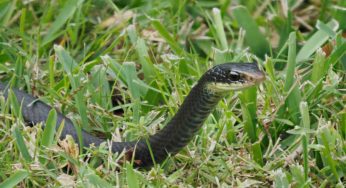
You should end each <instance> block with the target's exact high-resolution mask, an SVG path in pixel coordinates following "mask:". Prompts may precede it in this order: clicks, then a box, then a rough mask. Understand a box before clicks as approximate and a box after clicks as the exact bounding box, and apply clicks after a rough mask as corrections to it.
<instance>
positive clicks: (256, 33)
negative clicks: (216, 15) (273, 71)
mask: <svg viewBox="0 0 346 188" xmlns="http://www.w3.org/2000/svg"><path fill="white" fill-rule="evenodd" d="M233 15H234V17H235V19H236V20H237V23H238V25H239V27H242V28H243V29H244V30H245V31H246V34H245V44H246V45H248V46H249V47H250V49H251V50H252V51H253V52H254V53H255V54H256V55H257V56H258V57H261V58H264V56H265V54H269V52H270V49H269V43H268V41H267V40H266V38H265V36H264V35H263V34H262V33H261V32H260V30H259V28H258V26H257V24H256V22H255V20H253V18H252V17H251V15H250V13H249V11H248V10H247V8H245V7H243V6H238V7H236V8H234V9H233Z"/></svg>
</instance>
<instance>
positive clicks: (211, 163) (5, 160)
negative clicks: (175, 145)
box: [0, 0, 346, 188]
mask: <svg viewBox="0 0 346 188" xmlns="http://www.w3.org/2000/svg"><path fill="white" fill-rule="evenodd" d="M125 2H126V3H125ZM304 2H305V1H266V0H263V1H243V0H239V1H230V0H225V1H208V0H201V1H184V0H179V1H158V0H154V1H147V0H141V1H136V0H132V1H111V0H106V1H90V0H78V1H71V0H61V1H28V2H25V3H24V1H10V0H4V1H1V2H0V23H1V24H0V79H1V81H2V82H8V83H10V84H11V85H12V86H13V87H17V88H21V89H23V90H25V91H27V92H28V93H30V94H32V95H35V96H38V97H39V98H40V100H43V101H45V102H46V103H49V104H50V105H52V106H54V107H56V109H57V110H58V111H61V112H62V113H64V114H66V115H67V116H68V117H70V118H71V119H72V120H73V122H74V124H75V126H76V128H77V129H78V130H79V131H80V130H81V129H85V130H87V131H89V132H92V133H93V134H95V135H98V136H100V137H104V138H108V139H113V140H117V141H120V140H133V139H138V138H140V137H146V136H148V135H150V134H154V133H155V132H156V131H157V130H158V129H160V128H162V127H163V126H164V125H165V124H166V123H167V122H168V121H169V119H170V117H172V116H173V115H174V113H175V112H176V111H177V109H178V108H179V106H180V104H181V103H182V102H183V100H184V98H185V96H186V95H187V94H188V92H189V91H190V89H191V87H192V86H193V84H194V83H195V82H196V81H197V80H198V78H199V77H200V76H201V75H202V74H203V73H204V71H206V70H207V69H208V68H210V67H211V66H212V65H215V64H220V63H224V62H252V61H257V62H258V64H259V65H260V67H262V68H263V69H264V70H265V72H266V74H267V80H266V81H265V82H264V83H263V84H262V85H260V86H258V87H257V88H251V89H248V90H245V91H243V92H234V93H232V94H231V95H230V96H229V97H227V98H225V99H223V100H222V101H221V102H220V103H219V105H218V107H217V109H216V110H215V111H214V112H213V113H212V114H211V115H210V117H209V118H208V119H207V121H206V123H205V125H204V127H203V128H202V130H200V132H199V134H198V136H197V137H195V139H193V141H192V142H191V143H190V144H189V145H188V146H187V147H185V148H184V149H183V150H182V151H181V152H179V153H178V154H177V155H176V156H174V157H170V158H169V159H167V160H166V161H165V163H164V164H161V165H158V164H157V165H155V166H154V167H153V168H152V169H149V170H142V169H133V168H132V166H131V165H130V164H128V163H125V164H122V165H121V164H120V163H118V161H119V160H121V158H122V157H121V156H118V155H117V154H113V153H111V152H110V151H109V149H108V148H107V147H103V146H102V147H99V148H90V149H87V150H86V151H83V152H80V150H79V148H78V146H76V145H75V144H74V143H73V141H71V138H69V139H67V140H64V141H60V140H59V139H57V138H59V134H60V132H61V130H56V131H55V130H54V129H53V127H54V126H53V125H54V124H55V121H56V113H55V111H51V112H50V114H49V118H48V120H47V126H46V129H45V130H42V129H41V128H40V127H41V126H34V127H27V126H25V124H24V122H23V121H22V118H21V114H20V108H21V107H20V102H18V101H16V100H15V98H14V96H13V95H10V99H9V100H7V101H4V100H3V99H1V100H0V110H1V113H0V187H13V186H18V187H19V186H20V187H42V186H47V187H48V186H49V187H52V186H54V187H55V186H75V187H112V186H118V187H123V186H127V187H131V188H132V187H143V186H152V187H162V186H167V187H171V186H175V187H188V186H190V187H191V186H192V187H194V186H206V187H216V186H218V187H269V186H273V187H343V186H344V185H345V184H346V183H345V182H346V181H345V173H346V163H345V156H346V150H345V148H346V145H345V143H346V107H345V106H346V90H345V88H346V84H345V83H346V82H345V80H346V78H345V73H346V55H345V54H346V39H345V31H346V20H345V19H344V18H345V17H346V11H345V6H346V4H345V1H343V0H335V1H330V0H325V1H322V3H317V1H311V2H310V1H309V2H308V3H306V2H305V3H304ZM309 10H312V12H313V13H316V14H312V13H311V12H309ZM47 113H48V112H47ZM79 147H82V146H79Z"/></svg>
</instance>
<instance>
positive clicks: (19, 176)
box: [0, 170, 29, 188]
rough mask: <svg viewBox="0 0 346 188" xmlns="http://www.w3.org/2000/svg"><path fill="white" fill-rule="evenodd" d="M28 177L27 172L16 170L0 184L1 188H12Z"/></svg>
mask: <svg viewBox="0 0 346 188" xmlns="http://www.w3.org/2000/svg"><path fill="white" fill-rule="evenodd" d="M28 176H29V172H28V171H26V170H18V171H16V172H15V173H13V174H12V176H10V177H9V178H7V179H6V180H5V181H4V182H2V183H0V187H2V188H12V187H15V186H16V185H17V184H18V183H20V182H22V181H23V180H24V179H25V178H27V177H28Z"/></svg>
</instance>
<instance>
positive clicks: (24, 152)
mask: <svg viewBox="0 0 346 188" xmlns="http://www.w3.org/2000/svg"><path fill="white" fill-rule="evenodd" d="M13 136H14V138H16V143H17V147H18V150H19V152H20V153H21V154H22V156H23V158H24V159H25V161H27V162H31V161H32V157H31V155H30V154H29V151H28V148H27V147H26V145H25V142H24V138H23V136H22V134H21V133H20V130H19V128H18V127H17V126H16V127H15V128H14V132H13ZM0 187H1V186H0Z"/></svg>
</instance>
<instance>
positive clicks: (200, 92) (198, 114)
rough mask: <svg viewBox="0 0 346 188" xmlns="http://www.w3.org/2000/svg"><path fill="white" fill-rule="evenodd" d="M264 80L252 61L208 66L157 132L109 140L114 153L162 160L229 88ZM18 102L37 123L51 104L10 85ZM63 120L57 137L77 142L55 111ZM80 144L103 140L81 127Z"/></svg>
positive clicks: (144, 162) (141, 161) (3, 88)
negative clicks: (169, 118)
mask: <svg viewBox="0 0 346 188" xmlns="http://www.w3.org/2000/svg"><path fill="white" fill-rule="evenodd" d="M262 80H264V74H263V72H262V71H260V70H259V69H258V67H257V65H256V64H255V63H226V64H220V65H217V66H214V67H213V68H211V69H209V70H208V71H207V72H206V73H205V74H204V75H203V76H202V77H201V78H200V80H199V81H198V82H197V84H196V85H195V86H194V87H193V88H192V89H191V91H190V93H189V94H188V96H187V97H186V99H185V100H184V102H183V104H182V105H181V107H180V108H179V110H178V112H177V113H176V115H175V116H174V117H173V118H172V119H171V120H170V121H169V122H168V124H167V125H166V126H165V127H164V128H163V129H162V130H160V131H159V132H158V133H156V134H154V135H152V136H149V137H148V138H147V139H144V138H143V139H140V140H138V141H130V142H112V144H111V149H112V152H114V153H121V152H123V151H125V152H127V154H129V155H130V156H129V157H130V159H131V158H132V157H133V158H134V160H135V163H134V165H135V166H139V167H150V166H152V165H153V164H154V162H156V163H160V162H162V161H164V160H165V159H166V158H167V156H168V155H174V154H176V153H177V152H178V151H180V150H181V149H182V148H183V147H184V146H186V145H187V144H188V143H189V142H190V141H191V139H192V138H193V137H194V136H195V135H196V133H197V132H198V130H199V129H200V128H201V126H202V125H203V122H204V121H205V120H206V118H207V117H208V116H209V114H210V113H211V112H212V111H213V110H214V109H215V107H216V105H217V104H218V102H219V101H220V99H222V98H223V97H224V96H226V95H227V94H228V93H229V91H230V90H240V89H243V88H246V87H249V86H252V85H255V84H257V83H259V82H261V81H262ZM12 90H13V92H14V94H15V96H16V97H17V100H18V101H19V102H20V103H21V105H22V116H23V119H24V120H25V121H26V122H29V123H32V124H37V123H41V122H43V123H44V122H45V121H46V120H47V117H48V113H49V111H50V110H51V109H52V107H51V106H49V105H47V104H45V103H44V102H42V101H40V100H37V98H36V97H33V96H31V95H29V94H27V93H25V92H23V91H21V90H18V89H14V88H13V89H12ZM0 92H2V93H3V96H4V97H5V99H7V97H8V87H7V85H6V84H3V83H0ZM62 121H64V128H63V130H62V133H61V138H60V139H64V138H65V137H66V135H71V136H72V138H73V139H74V140H75V141H76V142H77V143H78V140H79V139H78V136H77V131H76V129H75V127H74V125H73V123H72V121H71V120H70V119H69V118H67V117H66V116H65V115H63V114H62V113H59V112H58V113H57V122H56V128H57V129H58V128H59V126H60V125H61V123H62ZM82 140H83V146H86V147H87V146H89V145H91V144H94V145H95V146H99V145H100V144H101V143H102V142H105V140H103V139H100V138H98V137H96V136H93V135H91V134H89V133H88V132H85V131H82Z"/></svg>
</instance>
